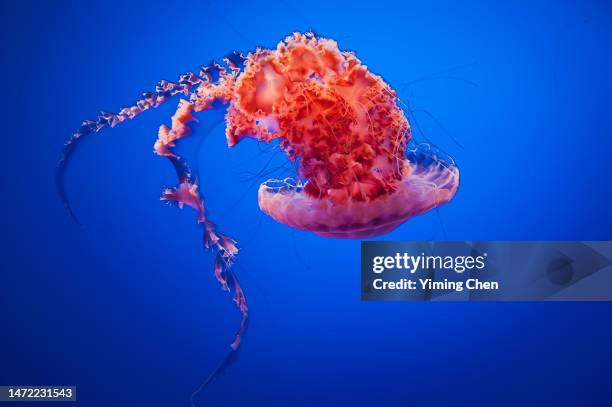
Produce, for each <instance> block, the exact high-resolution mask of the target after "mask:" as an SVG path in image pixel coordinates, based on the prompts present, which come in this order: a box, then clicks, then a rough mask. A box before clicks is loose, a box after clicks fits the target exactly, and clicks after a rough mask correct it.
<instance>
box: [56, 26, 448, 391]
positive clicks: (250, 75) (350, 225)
mask: <svg viewBox="0 0 612 407" xmlns="http://www.w3.org/2000/svg"><path fill="white" fill-rule="evenodd" d="M223 62H224V63H223V64H216V63H214V64H212V65H210V66H207V67H204V68H202V69H201V71H200V72H199V74H195V73H191V72H189V73H185V74H183V75H181V76H180V78H179V80H178V81H177V82H176V83H172V82H169V81H165V80H164V81H161V82H160V83H159V84H158V85H157V87H156V89H155V91H154V92H151V93H145V94H144V95H143V98H142V99H141V100H138V101H137V102H136V103H135V104H133V105H132V106H129V107H125V108H123V109H121V110H120V111H119V113H104V112H103V113H101V114H100V116H98V118H97V119H96V120H91V121H89V120H88V121H85V122H83V124H82V125H81V127H80V128H79V130H78V131H77V132H76V133H74V134H73V135H72V137H71V138H70V140H68V142H67V143H66V145H65V149H64V156H63V159H62V161H60V164H59V167H58V178H57V180H58V190H59V193H60V196H61V197H62V199H63V201H64V202H65V204H66V206H67V208H68V210H70V206H69V204H68V200H67V198H66V195H65V192H64V188H63V172H64V169H65V165H66V162H67V160H68V159H69V158H70V155H71V153H72V152H73V149H74V147H75V145H76V143H77V142H78V141H80V140H82V139H83V137H84V136H87V135H89V134H92V133H96V132H98V131H100V130H101V129H103V128H105V127H109V126H110V127H115V126H116V125H118V124H119V123H122V122H124V121H126V120H129V119H133V118H134V117H136V116H137V115H139V114H140V113H142V112H143V111H145V110H149V109H151V108H155V107H158V106H160V105H161V104H162V103H165V102H167V101H168V100H170V99H171V98H172V97H173V96H176V95H181V96H183V98H181V100H180V101H179V103H178V107H177V109H176V113H175V114H174V116H172V120H171V124H170V126H167V125H162V126H161V127H160V128H159V133H158V136H157V141H156V142H155V146H154V150H155V153H157V154H158V155H160V156H163V157H166V158H167V159H168V160H169V161H170V162H171V163H172V164H173V166H174V168H175V169H176V173H177V176H178V185H177V186H176V187H175V188H171V189H166V190H165V191H163V194H162V197H161V199H162V200H164V201H172V202H176V203H177V204H178V206H179V207H183V206H185V205H186V206H188V207H191V208H193V209H195V211H196V214H197V222H198V223H199V224H201V225H202V229H203V244H204V247H205V248H207V249H210V250H213V251H214V252H215V253H216V260H215V264H214V268H213V270H214V275H215V277H216V279H217V280H218V281H219V283H220V284H221V287H222V288H223V289H224V290H227V291H233V293H234V297H235V302H236V304H237V305H238V308H239V310H240V313H241V317H242V318H241V323H240V327H239V329H238V331H237V333H236V335H235V338H234V341H233V342H232V344H231V351H230V355H231V354H232V353H234V352H235V351H236V350H237V349H238V347H239V345H240V340H241V337H242V335H243V333H244V331H245V329H246V323H247V317H248V309H247V303H246V298H245V296H244V293H243V291H242V288H241V286H240V283H239V281H238V279H237V278H236V275H235V274H234V273H233V272H232V270H231V266H232V263H233V261H234V259H235V257H236V254H237V253H238V247H237V245H236V242H235V241H234V240H233V239H232V238H230V237H228V236H227V235H225V234H223V233H220V232H219V231H218V230H217V227H216V226H215V224H213V222H211V221H210V219H209V218H208V215H207V213H206V210H205V205H204V200H203V198H202V196H201V194H200V192H199V188H198V184H197V182H196V181H195V179H194V177H193V175H192V173H191V172H190V170H189V167H188V165H187V163H186V162H185V161H184V160H183V159H182V158H181V157H180V156H179V155H177V153H176V152H175V151H174V148H175V146H176V145H177V143H178V142H179V141H180V140H181V139H183V138H184V137H187V136H190V135H191V129H190V126H189V125H190V122H192V121H194V120H195V119H194V113H195V112H201V111H205V110H210V109H218V108H221V107H222V108H224V109H226V114H225V121H226V130H225V135H226V138H227V144H228V146H229V147H234V146H235V145H236V144H238V143H239V142H240V141H241V140H243V139H244V138H253V139H256V140H258V141H261V142H264V143H270V142H271V141H272V140H274V139H279V142H280V147H281V148H282V150H283V151H284V152H285V153H286V155H287V158H288V159H289V160H291V161H294V162H296V163H298V167H299V174H296V175H297V176H296V177H295V178H285V179H282V180H276V179H274V180H268V181H266V182H264V183H263V184H261V186H260V187H259V193H258V200H259V207H260V208H261V210H263V211H264V212H265V213H266V214H268V215H270V216H271V217H272V218H274V219H275V220H276V221H278V222H280V223H284V224H286V225H289V226H291V227H294V228H297V229H302V230H308V231H311V232H314V233H317V234H319V235H321V236H326V237H336V238H368V237H373V236H377V235H380V234H383V233H387V232H389V231H391V230H392V229H394V228H396V227H397V226H399V225H400V224H402V223H403V222H405V221H406V220H408V219H410V218H411V217H413V216H416V215H418V214H421V213H423V212H425V211H428V210H430V209H432V208H436V207H438V206H440V205H442V204H444V203H446V202H448V201H449V200H450V199H451V198H452V197H453V195H454V194H455V192H456V191H457V187H458V184H459V172H458V170H457V168H456V167H455V165H454V164H453V163H452V161H448V160H443V159H441V158H439V157H438V156H437V155H436V154H435V153H432V152H428V150H427V149H423V148H420V147H418V146H417V147H414V148H410V147H409V145H410V144H409V142H410V140H411V130H410V124H409V123H408V120H407V119H406V116H405V115H404V112H403V111H402V109H401V108H400V102H399V100H398V97H397V95H396V93H395V91H394V90H393V89H391V87H390V86H389V85H388V84H387V83H385V81H384V80H383V79H382V78H381V77H380V76H378V75H375V74H373V73H372V72H370V71H369V70H368V68H367V67H366V66H365V65H363V64H362V63H361V61H360V60H359V59H357V57H356V56H355V55H354V54H353V53H352V52H345V51H340V50H339V49H338V45H337V44H336V42H335V41H333V40H331V39H325V38H317V37H316V36H315V35H313V34H311V33H306V34H299V33H295V34H293V35H291V36H289V37H287V38H285V40H284V41H282V42H280V43H279V44H278V46H277V47H276V49H257V50H256V51H255V52H252V53H249V54H248V55H247V56H246V57H244V56H242V55H240V54H236V53H233V54H231V55H230V56H228V57H227V58H225V59H224V60H223ZM70 213H71V214H72V211H71V210H70ZM72 216H73V217H74V214H72ZM75 219H76V218H75ZM226 360H227V359H226ZM213 376H214V375H213ZM213 376H211V378H209V381H210V379H212V377H213ZM207 383H208V382H207Z"/></svg>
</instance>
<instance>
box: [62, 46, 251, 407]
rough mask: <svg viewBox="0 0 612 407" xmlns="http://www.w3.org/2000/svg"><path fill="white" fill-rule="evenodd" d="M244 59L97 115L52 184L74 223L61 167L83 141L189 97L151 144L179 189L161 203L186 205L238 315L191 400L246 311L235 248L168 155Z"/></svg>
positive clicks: (224, 94) (69, 147)
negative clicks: (192, 212)
mask: <svg viewBox="0 0 612 407" xmlns="http://www.w3.org/2000/svg"><path fill="white" fill-rule="evenodd" d="M243 61H244V57H243V56H242V55H240V54H238V53H232V54H230V55H229V56H228V57H227V58H225V59H224V62H225V63H226V65H227V66H228V67H229V70H228V69H226V68H225V67H224V66H221V65H219V64H217V63H213V64H211V65H210V66H205V67H202V69H201V71H200V75H199V76H198V75H196V74H194V73H191V72H189V73H186V74H183V75H181V76H180V78H179V81H178V82H177V83H172V82H169V81H165V80H164V81H161V82H160V83H159V84H158V85H157V87H156V90H155V92H152V93H145V94H143V99H140V100H138V101H136V102H135V103H134V104H133V105H132V106H129V107H125V108H123V109H121V110H120V111H119V113H116V114H115V113H106V112H102V113H101V114H100V115H99V116H98V117H97V119H96V120H86V121H84V122H83V123H82V124H81V127H80V128H79V129H78V130H77V131H76V132H75V133H74V134H73V135H72V136H71V137H70V139H69V140H68V141H67V142H66V143H65V145H64V150H63V154H62V158H61V159H60V161H59V163H58V166H57V173H56V183H57V191H58V194H59V196H60V198H61V200H62V202H63V203H64V205H65V207H66V209H67V210H68V211H69V213H70V216H71V217H72V219H73V220H74V221H75V222H77V223H79V221H78V219H77V218H76V216H75V214H74V212H73V210H72V208H71V206H70V202H69V200H68V197H67V195H66V192H65V189H64V173H65V170H66V165H67V163H68V161H69V160H70V158H71V157H72V154H73V152H74V149H75V147H76V146H77V145H78V143H79V142H80V141H81V140H82V139H83V138H84V137H85V136H88V135H90V134H92V133H97V132H99V131H100V130H102V129H104V128H106V127H115V126H116V125H118V124H119V123H122V122H124V121H126V120H128V119H133V118H134V117H136V116H137V115H139V114H140V113H142V112H144V111H145V110H149V109H151V108H157V107H159V106H160V105H162V104H163V103H165V102H167V101H168V100H169V99H170V98H172V97H173V96H175V95H179V94H183V95H185V96H189V100H185V99H181V101H180V102H179V105H178V108H177V110H176V113H175V114H174V116H173V117H172V127H170V128H168V127H167V126H165V125H162V126H161V127H160V129H159V133H158V139H157V141H156V143H155V146H154V150H155V152H156V153H157V154H158V155H160V156H163V157H166V158H168V160H170V162H171V163H172V165H173V166H174V168H175V170H176V173H177V177H178V180H179V184H178V186H177V187H175V188H167V189H166V190H164V192H163V195H162V197H161V199H162V200H165V201H175V202H176V203H177V204H178V205H179V207H181V208H182V207H183V206H184V205H187V206H189V207H191V208H193V209H195V210H196V212H197V214H198V217H197V222H198V223H199V224H202V226H203V230H204V232H203V245H204V247H205V248H206V249H210V250H214V251H215V252H216V257H215V265H214V275H215V278H216V279H217V281H218V282H219V284H220V285H221V288H222V289H223V290H225V291H228V292H231V291H232V290H233V291H234V302H235V303H236V306H237V307H238V309H239V311H240V315H241V319H240V326H239V328H238V330H237V331H236V333H235V336H234V340H233V341H232V343H231V345H230V352H229V354H228V355H227V356H226V357H225V358H224V360H223V361H222V362H221V364H220V365H219V366H218V367H217V368H216V369H215V370H214V371H213V373H212V374H211V375H210V376H209V377H208V378H207V380H206V381H205V382H204V383H203V384H202V385H201V386H200V387H199V388H198V389H197V390H196V391H195V392H194V393H193V394H192V401H193V398H194V397H195V396H196V395H197V393H198V392H199V391H200V390H202V389H204V388H205V387H206V386H208V385H209V384H210V383H211V382H212V381H213V380H214V378H216V377H217V376H218V375H219V374H221V373H222V372H223V370H224V369H225V367H227V366H228V365H229V364H230V363H231V361H232V360H233V359H234V357H235V355H236V354H237V351H238V349H239V347H240V342H241V340H242V337H243V335H244V333H245V332H246V329H247V325H248V307H247V301H246V297H245V295H244V291H243V289H242V287H241V285H240V282H239V280H238V278H237V277H236V274H235V273H234V272H233V270H232V268H231V267H232V265H233V262H234V260H235V257H236V255H237V253H238V247H237V246H236V242H235V241H234V240H233V239H232V238H230V237H229V236H226V235H224V234H222V233H219V232H217V230H216V228H215V225H214V224H213V222H211V221H210V220H209V219H208V218H207V216H206V211H205V206H204V200H203V198H202V197H201V196H200V194H199V191H198V184H197V182H196V181H195V180H194V179H193V177H192V174H191V172H190V170H189V167H188V165H187V163H186V162H185V160H183V159H182V158H181V157H180V156H178V155H177V154H175V153H174V152H173V151H172V149H173V148H174V147H175V146H176V142H177V141H178V140H180V139H181V138H183V137H187V136H188V135H189V134H191V128H190V127H189V126H188V123H189V122H191V121H194V120H195V118H194V117H193V114H192V113H193V112H194V111H196V112H197V111H204V110H208V109H211V108H213V107H214V106H215V104H216V103H217V102H221V103H223V104H225V103H228V102H229V101H230V100H231V97H232V91H233V87H234V84H235V80H236V77H237V76H238V73H239V72H240V69H241V68H240V66H239V65H241V64H242V62H243Z"/></svg>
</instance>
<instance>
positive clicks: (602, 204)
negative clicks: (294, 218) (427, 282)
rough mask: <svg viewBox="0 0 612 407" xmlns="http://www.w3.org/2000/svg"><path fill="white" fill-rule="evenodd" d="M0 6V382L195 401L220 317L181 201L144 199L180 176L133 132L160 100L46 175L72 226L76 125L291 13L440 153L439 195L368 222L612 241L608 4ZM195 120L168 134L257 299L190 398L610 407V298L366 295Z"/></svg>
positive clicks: (334, 244)
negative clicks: (397, 215) (69, 152)
mask: <svg viewBox="0 0 612 407" xmlns="http://www.w3.org/2000/svg"><path fill="white" fill-rule="evenodd" d="M1 7H2V12H1V13H0V14H1V17H0V18H1V26H2V48H3V50H2V53H1V54H0V58H1V68H0V69H1V70H2V88H3V95H2V102H1V103H2V109H1V115H2V127H3V131H2V147H1V152H2V160H0V166H1V171H0V174H2V188H3V199H2V214H3V216H2V233H1V234H0V236H1V239H2V241H1V242H0V243H1V246H0V247H1V248H2V249H1V253H2V266H1V270H2V271H1V273H0V384H71V385H77V386H78V397H79V402H78V403H77V404H78V405H81V406H88V407H89V406H188V405H189V396H190V394H191V391H192V390H193V389H194V388H196V387H197V386H198V385H199V384H200V383H201V382H202V381H203V379H204V378H205V377H206V376H207V374H208V373H209V372H210V371H211V370H212V369H213V367H214V366H215V365H216V364H217V363H219V361H220V360H221V358H222V357H223V355H224V353H225V352H226V350H227V348H228V345H229V343H230V342H231V340H232V335H233V332H234V329H235V328H236V327H237V324H238V320H239V319H238V314H237V312H236V309H235V307H234V306H233V304H232V301H231V298H230V297H229V296H228V295H227V294H226V293H224V292H222V291H220V289H219V286H218V285H217V283H216V281H215V280H214V277H213V275H212V261H213V259H212V256H211V255H210V254H209V253H205V252H204V251H203V250H202V247H201V230H200V229H199V228H198V227H197V226H196V225H195V223H194V215H193V213H192V212H191V211H189V210H188V209H183V210H179V209H177V208H175V207H168V206H166V205H163V204H162V203H160V202H159V196H160V193H161V189H162V186H164V185H174V184H175V177H174V173H173V169H172V167H171V165H170V164H169V163H168V162H167V161H166V160H164V159H162V158H160V157H157V156H155V155H154V154H153V153H152V145H153V142H154V140H155V137H156V133H157V128H158V126H159V125H160V124H161V123H166V124H169V119H170V116H171V114H172V111H173V109H174V108H175V106H176V103H175V102H172V103H169V104H167V105H165V106H163V107H162V108H160V109H158V110H157V111H154V112H147V113H146V114H144V115H142V116H141V117H139V118H138V120H135V121H133V122H129V123H126V124H124V125H122V126H119V127H118V128H116V129H114V130H112V131H104V132H103V133H101V134H100V135H97V136H94V137H91V138H90V139H89V140H87V141H86V142H84V143H83V145H82V146H81V147H80V148H79V149H78V150H77V154H76V156H75V158H74V160H73V161H72V162H71V163H70V165H69V167H68V172H67V177H66V186H67V191H68V193H69V195H70V196H71V198H72V201H73V205H74V209H75V211H76V212H77V214H78V215H79V217H80V218H81V221H82V222H83V224H84V226H82V227H79V226H78V225H75V224H74V223H72V222H71V221H70V219H69V217H68V215H67V213H66V211H65V210H64V208H63V207H62V205H61V202H60V200H59V199H58V197H57V195H56V193H55V185H54V167H55V164H56V162H57V160H58V158H59V155H60V151H61V146H62V144H63V143H64V141H65V140H66V139H67V138H68V136H69V135H70V134H71V132H73V131H75V130H76V129H77V128H78V125H79V123H80V122H81V121H82V120H84V119H89V118H94V117H95V116H96V114H97V113H98V112H99V111H100V110H107V111H117V110H118V109H119V108H120V107H122V106H124V105H127V104H128V103H131V102H132V101H133V100H135V99H136V98H137V97H139V95H140V93H141V92H144V91H147V90H151V89H153V87H154V85H155V83H157V81H159V80H160V79H170V80H172V79H174V78H176V77H177V75H178V74H179V73H181V72H184V71H187V70H191V69H197V67H198V65H199V64H206V63H208V62H210V60H211V59H213V58H219V57H222V56H223V55H225V54H226V53H227V52H229V51H232V50H242V51H249V50H253V49H254V48H255V47H257V46H263V47H272V46H275V44H276V43H277V42H278V41H279V40H280V39H281V38H283V37H284V36H285V35H287V34H289V33H291V32H292V31H296V30H297V31H306V30H314V31H316V32H317V33H319V34H321V35H324V36H328V37H332V38H334V39H336V40H338V42H339V44H340V46H341V48H343V49H350V50H355V51H356V53H357V56H358V57H359V58H360V59H362V60H363V61H364V63H366V64H367V65H368V66H369V68H370V69H371V70H372V71H374V72H376V73H378V74H380V75H382V76H383V77H384V78H385V80H386V81H388V82H389V83H390V84H391V85H392V86H393V87H394V88H395V89H397V90H398V92H399V95H400V97H401V98H402V100H404V101H405V102H407V103H409V104H410V106H411V108H412V109H413V110H414V117H415V118H416V121H417V122H418V124H419V126H420V128H421V129H422V132H423V134H424V135H425V136H426V137H428V138H429V139H431V140H433V141H434V142H435V143H436V144H437V145H438V146H440V147H441V148H443V149H444V150H446V151H448V152H450V153H452V155H453V156H454V158H455V160H456V161H457V163H458V165H459V167H460V170H461V187H460V190H459V192H458V194H457V196H456V197H455V199H454V200H453V201H452V202H451V203H450V204H448V205H446V206H444V207H443V208H441V209H440V210H439V211H437V212H435V211H434V212H431V213H428V214H426V215H423V216H420V217H418V218H415V219H413V220H411V221H409V222H407V223H405V224H404V225H402V226H401V227H400V228H398V229H397V230H395V231H393V232H392V233H390V234H388V235H385V236H381V237H380V238H379V239H394V240H410V239H460V240H472V239H498V240H501V239H507V240H513V239H521V240H522V239H549V240H555V239H559V240H564V239H570V240H589V239H591V240H594V239H608V240H609V239H612V216H611V215H610V202H611V198H612V181H611V180H610V176H611V174H612V170H611V166H610V160H609V156H610V153H611V152H612V131H611V127H610V123H611V121H610V118H611V117H612V109H611V103H610V95H611V94H612V79H611V77H610V75H611V73H612V56H611V53H610V50H611V49H612V7H611V6H610V3H609V2H605V1H547V0H531V1H526V2H489V1H471V2H457V1H431V2H430V1H427V2H425V1H422V2H396V3H391V2H386V1H380V0H379V1H374V2H357V1H355V2H346V3H344V4H341V3H340V2H332V1H309V2H290V1H280V0H279V1H270V2H247V1H244V2H241V1H234V2H201V1H194V2H189V3H187V2H182V3H180V4H179V3H178V2H176V3H174V4H172V3H170V2H167V3H165V4H164V3H160V4H158V3H154V2H150V1H146V2H145V1H140V2H123V3H109V2H74V3H67V2H53V4H51V2H48V3H47V2H41V3H40V4H38V3H32V2H28V1H20V2H3V5H2V6H1ZM199 118H200V120H201V123H200V125H198V126H196V127H197V128H199V129H201V128H205V127H207V126H208V125H209V124H210V123H212V122H213V121H214V120H218V115H217V117H215V114H214V113H213V114H210V115H207V114H203V115H200V116H199ZM413 124H415V123H413ZM199 134H200V135H202V136H205V137H204V138H203V142H202V144H201V145H198V139H197V138H195V137H194V138H193V140H190V141H189V142H186V143H185V147H186V149H185V151H188V152H189V154H191V156H190V158H191V159H192V162H196V161H197V162H199V166H198V167H197V170H198V172H199V176H200V180H201V183H202V190H203V193H204V195H205V197H206V199H207V206H208V210H209V212H208V213H209V215H210V217H211V218H212V219H213V220H214V221H215V222H216V223H217V224H218V225H219V227H220V228H221V230H222V231H224V232H226V233H227V234H229V235H231V236H233V237H234V238H235V239H236V240H238V242H239V244H240V245H241V248H242V250H241V252H240V257H239V260H238V261H237V264H236V266H237V267H236V272H237V273H238V275H239V276H240V278H241V279H242V282H243V286H244V288H245V290H246V293H247V296H248V299H249V306H250V311H251V317H252V318H251V325H250V330H249V332H248V335H247V336H246V338H245V340H244V346H243V348H242V351H241V354H240V355H239V359H238V360H237V363H235V364H234V365H233V366H231V368H230V369H229V370H228V371H227V372H226V374H225V375H224V376H223V377H222V378H220V379H219V380H218V381H217V382H216V383H215V384H214V386H212V387H211V388H210V389H209V391H207V392H206V393H205V394H202V397H201V398H199V399H198V401H199V404H198V405H210V406H221V405H223V406H259V405H261V406H277V405H278V406H286V405H293V406H315V405H316V406H339V405H350V406H361V405H364V406H365V405H385V406H408V405H467V404H473V405H492V404H493V403H499V404H511V405H526V404H532V403H533V404H536V405H553V404H554V405H563V404H574V405H594V404H598V403H601V404H602V405H605V404H606V403H605V402H604V401H605V400H607V402H608V403H607V404H608V405H609V402H610V400H611V397H612V395H611V390H610V385H611V384H612V383H611V382H612V375H611V374H610V369H611V366H612V352H611V351H610V338H612V324H611V317H610V315H611V311H612V304H609V303H571V302H568V303H365V302H361V301H360V299H359V289H360V287H359V241H351V240H330V239H326V238H322V237H318V236H315V235H312V234H310V233H307V232H302V231H296V230H293V229H291V228H289V227H286V226H284V225H281V224H277V223H275V222H274V221H273V220H271V219H270V218H267V217H265V216H263V215H262V214H261V212H260V211H259V209H258V206H257V194H256V188H257V185H258V183H259V182H261V181H263V180H264V179H265V178H266V177H263V178H261V177H260V178H257V179H255V180H250V179H249V174H248V173H245V171H247V172H248V171H253V172H257V171H259V170H261V169H262V168H263V167H264V165H265V162H266V160H267V157H268V155H266V154H265V153H261V152H260V150H259V147H261V146H258V145H257V144H256V143H255V142H254V141H251V140H247V141H245V142H244V143H241V144H240V145H239V146H237V147H236V148H233V149H231V150H230V149H228V148H227V147H226V145H225V140H224V137H223V126H222V125H219V126H217V127H215V128H214V129H213V130H211V131H209V132H205V131H202V132H200V133H199ZM453 138H454V139H456V140H457V141H458V142H459V144H460V145H461V146H462V147H461V146H460V145H459V144H458V143H456V142H455V141H453ZM186 154H187V153H186ZM71 405H73V404H71Z"/></svg>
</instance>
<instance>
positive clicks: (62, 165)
mask: <svg viewBox="0 0 612 407" xmlns="http://www.w3.org/2000/svg"><path fill="white" fill-rule="evenodd" d="M205 80H206V79H203V78H201V77H200V76H198V75H196V74H194V73H192V72H187V73H184V74H182V75H180V77H179V80H178V82H176V83H173V82H170V81H167V80H162V81H161V82H159V83H158V84H157V86H156V87H155V91H154V92H146V93H143V95H142V99H139V100H137V101H136V102H135V103H134V104H132V105H131V106H128V107H124V108H122V109H121V110H120V111H119V113H108V112H101V113H100V115H98V117H97V118H96V119H95V120H85V121H84V122H83V123H81V126H80V127H79V129H78V130H77V131H76V132H74V133H73V134H72V136H71V137H70V138H69V139H68V141H66V143H65V144H64V149H63V152H62V157H61V158H60V161H59V163H58V164H57V168H56V177H55V181H56V187H57V193H58V195H59V197H60V199H61V200H62V203H63V204H64V206H65V207H66V209H67V210H68V212H69V213H70V217H71V218H72V219H73V220H74V221H75V222H77V223H80V222H79V220H78V219H77V217H76V215H75V213H74V211H73V210H72V207H71V206H70V201H69V199H68V195H67V194H66V190H65V186H64V176H65V172H66V166H67V164H68V162H69V161H70V159H71V158H72V156H73V153H74V151H75V148H76V147H77V146H78V145H79V143H80V142H81V141H82V140H83V139H84V138H86V137H87V136H89V135H90V134H93V133H98V132H99V131H100V130H102V129H104V128H106V127H115V126H116V125H118V124H119V123H122V122H124V121H126V120H130V119H133V118H135V117H136V116H138V115H139V114H140V113H142V112H144V111H145V110H149V109H153V108H157V107H159V106H161V105H162V104H164V103H165V102H167V101H168V100H169V99H170V98H172V96H175V95H178V94H184V95H189V94H190V93H191V92H192V91H193V90H194V88H197V86H198V85H200V84H201V83H203V82H205Z"/></svg>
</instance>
